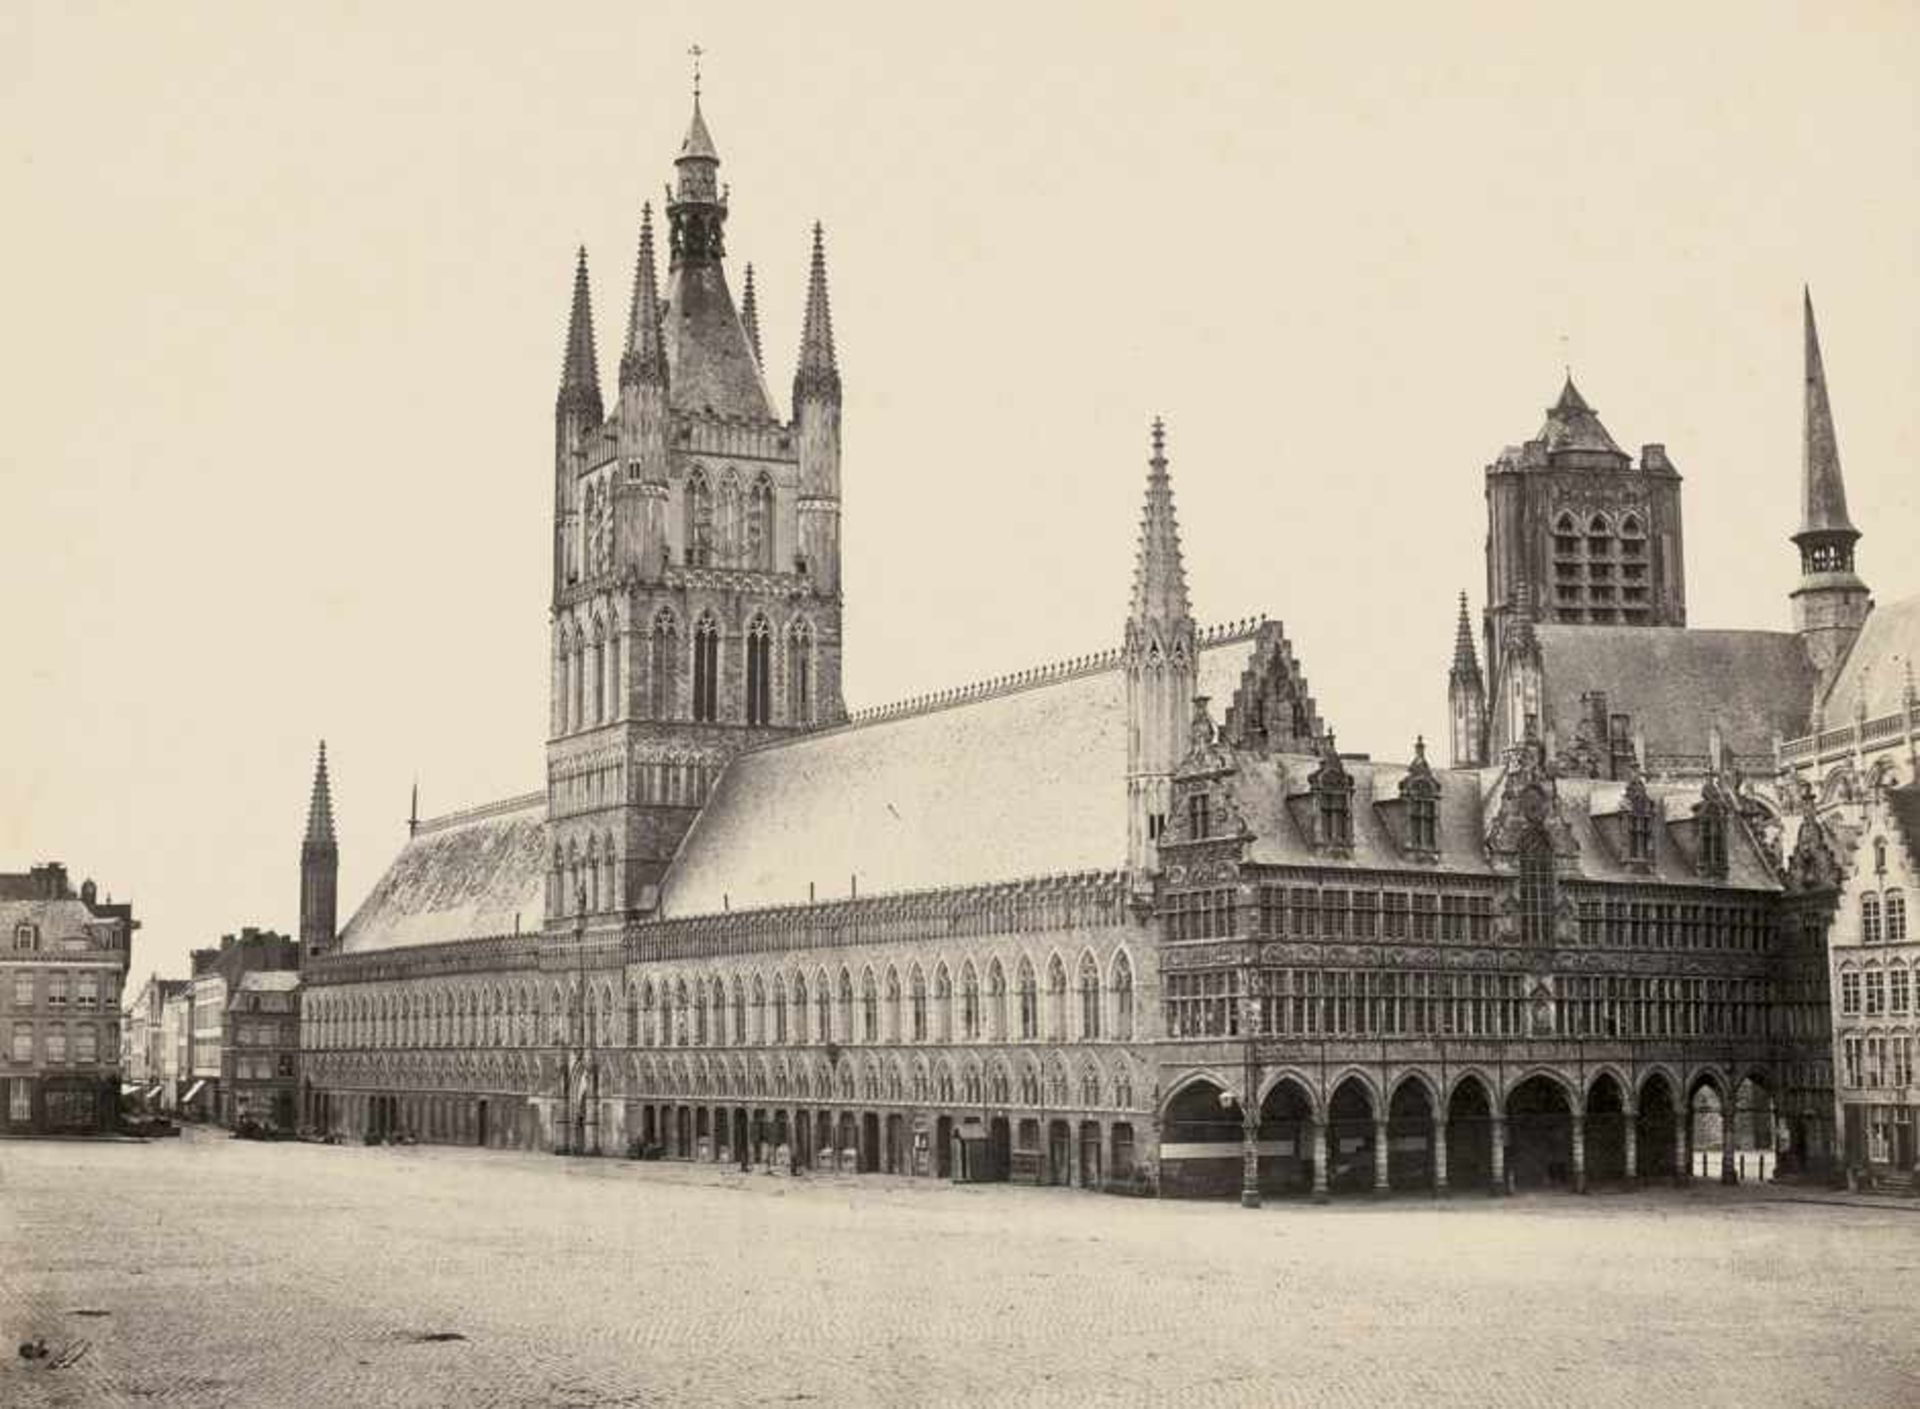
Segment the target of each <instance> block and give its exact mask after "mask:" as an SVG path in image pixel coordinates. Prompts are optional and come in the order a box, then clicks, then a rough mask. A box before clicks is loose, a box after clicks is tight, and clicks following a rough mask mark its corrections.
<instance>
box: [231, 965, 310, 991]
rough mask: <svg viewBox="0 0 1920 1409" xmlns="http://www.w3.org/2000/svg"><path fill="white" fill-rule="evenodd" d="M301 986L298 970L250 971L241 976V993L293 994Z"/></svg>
mask: <svg viewBox="0 0 1920 1409" xmlns="http://www.w3.org/2000/svg"><path fill="white" fill-rule="evenodd" d="M299 986H300V971H299V970H298V969H248V970H247V971H246V972H245V973H244V974H242V975H240V988H239V991H240V992H241V993H291V992H293V990H294V989H296V988H298V987H299Z"/></svg>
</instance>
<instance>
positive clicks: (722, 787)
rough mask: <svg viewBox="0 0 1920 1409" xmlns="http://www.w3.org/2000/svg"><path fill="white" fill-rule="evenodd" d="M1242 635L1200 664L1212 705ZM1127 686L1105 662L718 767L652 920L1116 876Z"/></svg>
mask: <svg viewBox="0 0 1920 1409" xmlns="http://www.w3.org/2000/svg"><path fill="white" fill-rule="evenodd" d="M1248 650H1249V644H1248V638H1247V637H1246V636H1244V635H1243V636H1239V637H1236V638H1232V639H1230V640H1226V641H1222V642H1220V643H1218V644H1215V645H1211V646H1207V647H1204V648H1203V649H1202V650H1201V652H1200V661H1199V669H1198V671H1197V682H1196V690H1197V691H1198V693H1200V694H1205V695H1211V696H1213V697H1214V698H1216V699H1224V698H1226V697H1228V696H1229V695H1231V694H1232V693H1233V688H1234V686H1235V684H1237V683H1238V681H1239V679H1240V673H1241V671H1242V670H1243V669H1244V668H1245V666H1246V662H1247V655H1248ZM1126 704H1127V687H1126V680H1125V677H1124V676H1123V675H1122V674H1121V672H1120V670H1119V668H1118V666H1117V664H1115V663H1113V662H1112V661H1111V659H1109V660H1107V661H1105V662H1103V663H1102V664H1101V665H1099V666H1097V667H1095V668H1092V669H1089V670H1085V671H1081V672H1079V673H1073V674H1062V675H1059V676H1055V677H1052V678H1049V679H1047V680H1045V681H1043V682H1042V683H1040V684H1036V685H1033V686H1030V687H1026V688H1015V689H1012V690H1009V691H1006V692H1002V693H999V694H992V695H988V696H986V697H984V698H975V699H971V700H968V701H966V702H964V703H960V704H956V705H950V706H946V707H936V708H932V709H928V710H926V711H924V712H920V713H914V714H907V715H903V716H898V717H883V718H880V719H878V720H875V721H873V722H871V723H863V724H855V725H850V726H848V727H846V728H842V729H834V730H829V731H826V732H824V733H819V734H812V735H807V736H804V737H801V738H798V739H794V740H791V741H788V742H783V743H780V744H775V745H771V746H768V747H766V748H762V749H757V750H753V751H750V752H748V753H743V754H741V755H739V756H738V757H737V758H735V759H734V760H733V762H732V763H731V764H729V765H728V767H727V770H726V772H725V773H723V774H722V775H721V778H720V783H719V786H718V787H717V788H716V789H715V790H714V793H713V796H712V797H711V798H710V799H709V800H708V802H707V805H706V807H705V809H704V810H703V811H702V812H701V814H700V817H699V820H697V821H696V822H695V823H694V824H693V828H692V830H690V831H689V832H688V833H687V836H686V839H685V841H683V842H682V843H681V846H680V853H679V855H678V856H677V857H676V858H675V860H674V863H673V865H672V867H671V869H670V870H669V871H668V872H667V876H666V879H665V881H664V882H663V883H662V888H661V907H660V908H661V913H662V914H663V915H666V916H680V915H699V914H708V913H712V912H716V911H719V910H721V909H723V908H725V907H727V906H731V907H733V908H735V909H744V908H752V907H759V906H767V905H790V904H794V903H796V902H801V903H803V902H805V901H806V899H807V895H808V886H809V885H810V884H811V885H813V886H814V887H815V888H816V889H815V894H816V896H817V898H818V899H821V900H826V899H830V898H834V897H840V896H845V895H846V894H848V892H849V889H850V882H851V881H852V880H853V879H854V878H857V879H858V882H859V890H860V894H862V895H875V894H882V893H889V892H899V891H911V890H928V889H934V888H938V887H942V886H957V885H971V884H983V883H989V882H995V881H1011V880H1020V879H1024V878H1026V877H1031V876H1042V875H1060V874H1068V873H1077V872H1086V871H1114V870H1119V869H1121V868H1123V867H1124V866H1125V865H1126V862H1127V782H1126V774H1127V713H1126Z"/></svg>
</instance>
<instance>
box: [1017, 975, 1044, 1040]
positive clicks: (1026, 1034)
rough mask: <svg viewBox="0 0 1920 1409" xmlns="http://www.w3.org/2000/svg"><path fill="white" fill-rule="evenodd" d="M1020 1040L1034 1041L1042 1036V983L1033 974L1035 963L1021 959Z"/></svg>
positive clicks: (1019, 980) (1019, 981) (1018, 981)
mask: <svg viewBox="0 0 1920 1409" xmlns="http://www.w3.org/2000/svg"><path fill="white" fill-rule="evenodd" d="M1017 983H1018V985H1019V989H1020V1040H1021V1041H1022V1042H1032V1041H1034V1040H1035V1039H1036V1038H1038V1037H1039V1036H1040V984H1039V981H1038V980H1037V979H1035V978H1034V976H1033V965H1032V964H1030V963H1028V962H1027V961H1026V960H1025V959H1022V960H1021V961H1020V976H1019V978H1018V980H1017Z"/></svg>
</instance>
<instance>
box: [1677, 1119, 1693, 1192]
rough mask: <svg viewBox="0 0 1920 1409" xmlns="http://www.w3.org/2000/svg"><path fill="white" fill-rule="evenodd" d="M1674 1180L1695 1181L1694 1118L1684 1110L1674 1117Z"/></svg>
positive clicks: (1682, 1183)
mask: <svg viewBox="0 0 1920 1409" xmlns="http://www.w3.org/2000/svg"><path fill="white" fill-rule="evenodd" d="M1673 1162H1674V1165H1675V1169H1674V1182H1675V1183H1677V1184H1681V1185H1686V1184H1689V1183H1691V1182H1693V1118H1692V1116H1691V1115H1689V1114H1688V1113H1686V1112H1682V1113H1680V1114H1678V1115H1676V1116H1674V1118H1673Z"/></svg>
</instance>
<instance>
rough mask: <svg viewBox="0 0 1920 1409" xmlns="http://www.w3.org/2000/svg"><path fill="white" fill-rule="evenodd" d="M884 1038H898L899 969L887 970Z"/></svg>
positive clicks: (894, 1039) (892, 1039)
mask: <svg viewBox="0 0 1920 1409" xmlns="http://www.w3.org/2000/svg"><path fill="white" fill-rule="evenodd" d="M885 1029H886V1039H887V1041H889V1042H898V1041H899V1040H900V971H899V970H898V969H894V968H889V969H888V970H887V1014H886V1024H885Z"/></svg>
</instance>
